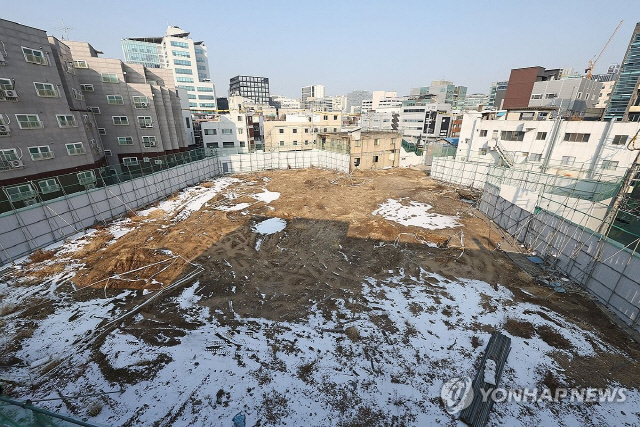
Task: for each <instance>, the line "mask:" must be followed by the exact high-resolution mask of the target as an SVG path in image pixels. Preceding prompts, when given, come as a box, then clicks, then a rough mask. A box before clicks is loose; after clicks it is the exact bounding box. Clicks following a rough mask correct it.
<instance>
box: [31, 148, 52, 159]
mask: <svg viewBox="0 0 640 427" xmlns="http://www.w3.org/2000/svg"><path fill="white" fill-rule="evenodd" d="M29 154H30V155H31V160H34V161H35V160H48V159H53V158H54V155H53V151H51V149H50V148H49V146H48V145H41V146H38V147H29Z"/></svg>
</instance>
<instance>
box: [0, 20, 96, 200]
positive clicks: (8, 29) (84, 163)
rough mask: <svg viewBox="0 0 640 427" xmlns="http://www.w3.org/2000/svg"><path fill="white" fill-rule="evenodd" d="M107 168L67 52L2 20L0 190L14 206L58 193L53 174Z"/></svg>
mask: <svg viewBox="0 0 640 427" xmlns="http://www.w3.org/2000/svg"><path fill="white" fill-rule="evenodd" d="M104 164H105V159H104V152H103V150H102V143H101V140H100V135H99V134H98V131H97V126H96V123H95V121H94V118H93V116H92V114H90V113H89V112H88V111H87V105H86V103H85V100H84V96H83V93H82V91H81V80H80V78H79V76H78V75H77V70H76V68H75V67H74V62H73V58H72V57H71V52H70V50H69V48H68V47H67V46H66V45H65V44H64V43H63V42H61V41H59V40H57V39H56V38H54V37H47V35H46V32H45V31H43V30H39V29H36V28H32V27H28V26H25V25H21V24H17V23H15V22H11V21H7V20H3V19H0V186H6V185H12V184H18V183H25V182H28V181H32V183H30V184H24V185H18V186H16V187H14V188H12V189H10V190H8V191H9V192H10V193H11V194H5V195H1V196H0V197H3V196H6V197H8V198H9V200H10V201H12V202H20V203H24V202H25V201H27V200H31V199H33V198H34V197H35V196H36V194H37V193H40V194H49V193H58V192H59V191H60V190H61V186H60V183H59V182H58V181H57V180H55V179H53V178H51V177H53V176H55V175H61V174H69V173H74V172H77V173H82V171H86V170H88V169H92V168H96V167H99V166H103V165H104Z"/></svg>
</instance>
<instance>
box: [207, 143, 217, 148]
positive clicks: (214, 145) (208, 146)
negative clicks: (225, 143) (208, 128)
mask: <svg viewBox="0 0 640 427" xmlns="http://www.w3.org/2000/svg"><path fill="white" fill-rule="evenodd" d="M205 146H206V147H207V148H218V143H217V142H207V143H206V144H205Z"/></svg>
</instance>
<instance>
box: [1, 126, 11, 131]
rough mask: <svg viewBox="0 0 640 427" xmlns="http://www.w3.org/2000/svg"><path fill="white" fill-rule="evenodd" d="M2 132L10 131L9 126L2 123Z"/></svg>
mask: <svg viewBox="0 0 640 427" xmlns="http://www.w3.org/2000/svg"><path fill="white" fill-rule="evenodd" d="M0 132H9V126H6V125H0Z"/></svg>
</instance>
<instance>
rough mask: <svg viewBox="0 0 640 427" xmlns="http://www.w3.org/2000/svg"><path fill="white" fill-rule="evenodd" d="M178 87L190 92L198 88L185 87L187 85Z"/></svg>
mask: <svg viewBox="0 0 640 427" xmlns="http://www.w3.org/2000/svg"><path fill="white" fill-rule="evenodd" d="M178 87H179V88H180V89H184V90H190V91H194V90H196V88H195V87H194V86H185V85H178Z"/></svg>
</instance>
